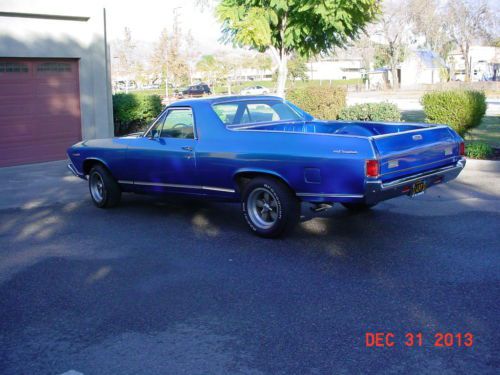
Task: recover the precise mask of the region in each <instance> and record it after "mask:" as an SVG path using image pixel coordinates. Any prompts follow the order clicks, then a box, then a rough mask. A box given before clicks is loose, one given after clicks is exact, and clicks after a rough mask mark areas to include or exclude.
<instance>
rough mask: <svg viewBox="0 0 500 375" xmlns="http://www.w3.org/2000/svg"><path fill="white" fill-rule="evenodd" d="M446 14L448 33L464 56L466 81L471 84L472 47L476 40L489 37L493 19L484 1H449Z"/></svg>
mask: <svg viewBox="0 0 500 375" xmlns="http://www.w3.org/2000/svg"><path fill="white" fill-rule="evenodd" d="M446 14H447V18H448V22H447V23H446V31H447V33H448V35H449V37H450V38H451V40H452V41H453V42H454V43H455V44H456V45H457V46H458V48H459V50H460V53H461V54H462V57H463V59H464V62H465V81H466V82H469V81H470V77H471V68H470V57H469V50H470V46H471V44H472V43H473V42H474V41H476V40H479V39H486V38H488V37H489V30H490V29H491V26H492V21H493V17H492V15H491V13H490V10H489V8H488V5H487V3H486V2H485V1H484V0H482V1H478V2H466V1H464V0H449V1H448V3H447V7H446Z"/></svg>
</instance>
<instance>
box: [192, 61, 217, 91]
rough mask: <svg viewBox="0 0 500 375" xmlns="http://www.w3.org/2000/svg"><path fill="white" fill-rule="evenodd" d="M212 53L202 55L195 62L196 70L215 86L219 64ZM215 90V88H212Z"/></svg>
mask: <svg viewBox="0 0 500 375" xmlns="http://www.w3.org/2000/svg"><path fill="white" fill-rule="evenodd" d="M218 63H219V62H218V61H217V59H216V58H215V56H214V55H203V56H201V58H200V60H199V61H198V62H197V63H196V70H197V71H198V72H199V73H200V74H201V75H202V78H203V80H204V81H205V82H206V83H208V84H209V85H210V86H212V88H215V86H216V85H217V83H218V81H219V80H220V78H219V76H218V74H219V65H218ZM214 91H215V90H214Z"/></svg>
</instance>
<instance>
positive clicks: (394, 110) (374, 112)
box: [339, 103, 401, 121]
mask: <svg viewBox="0 0 500 375" xmlns="http://www.w3.org/2000/svg"><path fill="white" fill-rule="evenodd" d="M339 119H341V120H360V121H401V112H399V109H398V107H397V105H395V104H392V103H364V104H356V105H351V106H349V107H346V108H344V109H343V110H342V111H340V115H339Z"/></svg>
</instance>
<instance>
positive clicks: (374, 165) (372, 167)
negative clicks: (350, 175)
mask: <svg viewBox="0 0 500 375" xmlns="http://www.w3.org/2000/svg"><path fill="white" fill-rule="evenodd" d="M379 173H380V166H379V163H378V160H367V161H366V177H378V175H379Z"/></svg>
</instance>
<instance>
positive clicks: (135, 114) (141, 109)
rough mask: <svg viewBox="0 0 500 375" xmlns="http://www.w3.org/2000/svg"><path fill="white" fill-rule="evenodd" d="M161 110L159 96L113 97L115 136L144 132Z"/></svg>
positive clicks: (116, 95)
mask: <svg viewBox="0 0 500 375" xmlns="http://www.w3.org/2000/svg"><path fill="white" fill-rule="evenodd" d="M161 110H162V104H161V98H160V96H159V95H148V94H142V93H141V94H140V93H130V94H124V93H120V94H115V95H113V116H114V122H115V124H114V125H115V135H123V134H127V133H131V132H136V131H141V130H144V129H145V127H146V126H147V124H148V123H149V122H150V121H151V120H153V119H154V118H155V117H156V116H158V114H159V113H160V112H161Z"/></svg>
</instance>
